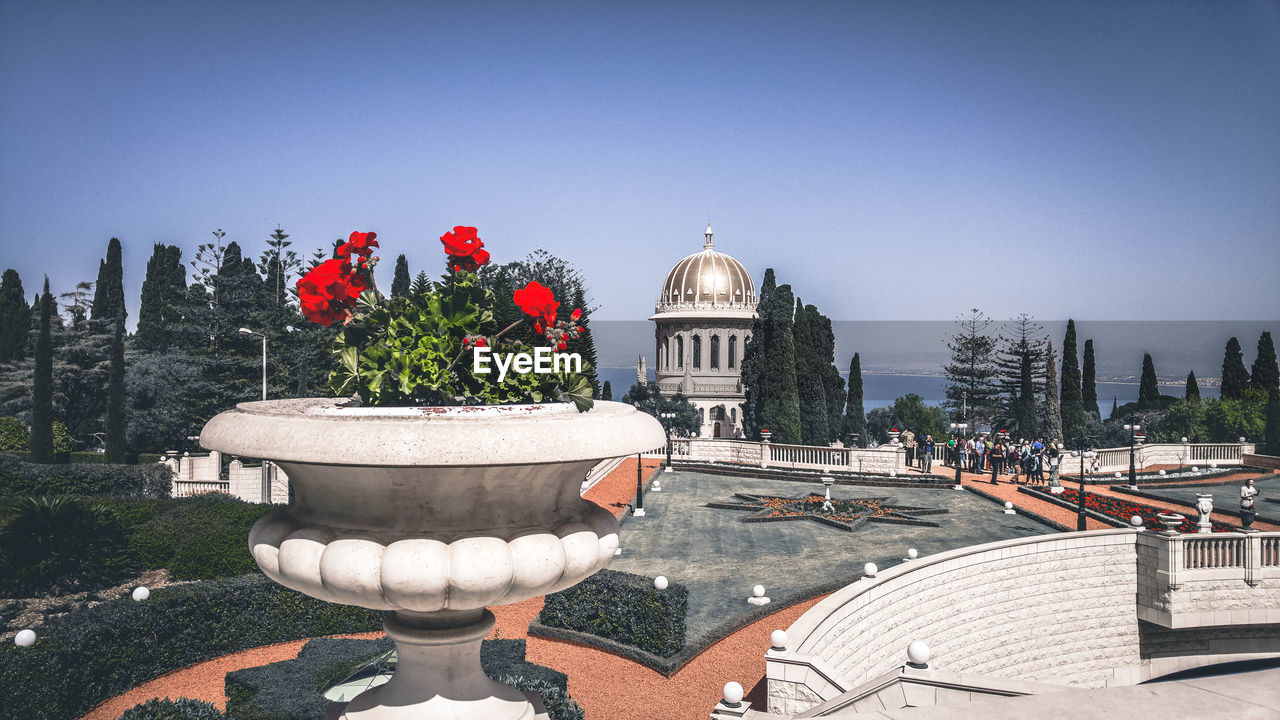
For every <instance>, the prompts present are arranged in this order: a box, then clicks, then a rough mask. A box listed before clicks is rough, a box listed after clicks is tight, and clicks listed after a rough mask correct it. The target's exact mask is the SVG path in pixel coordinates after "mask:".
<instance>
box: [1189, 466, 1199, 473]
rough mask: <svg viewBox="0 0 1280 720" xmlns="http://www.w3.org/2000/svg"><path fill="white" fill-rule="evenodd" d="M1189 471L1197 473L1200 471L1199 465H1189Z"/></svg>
mask: <svg viewBox="0 0 1280 720" xmlns="http://www.w3.org/2000/svg"><path fill="white" fill-rule="evenodd" d="M1191 472H1193V473H1199V472H1200V466H1199V465H1192V466H1191Z"/></svg>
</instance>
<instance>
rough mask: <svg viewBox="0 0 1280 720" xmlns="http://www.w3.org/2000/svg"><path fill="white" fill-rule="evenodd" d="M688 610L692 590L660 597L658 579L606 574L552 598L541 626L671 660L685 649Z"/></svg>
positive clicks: (677, 587) (671, 590)
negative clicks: (619, 644)
mask: <svg viewBox="0 0 1280 720" xmlns="http://www.w3.org/2000/svg"><path fill="white" fill-rule="evenodd" d="M688 604H689V590H688V589H687V588H686V587H685V586H683V585H681V584H679V583H671V584H670V586H669V587H668V588H667V589H666V590H661V591H660V590H657V589H655V588H654V587H653V578H647V577H643V576H641V575H632V574H630V573H624V572H617V571H613V570H601V571H600V572H598V573H596V574H595V575H592V576H591V577H589V578H587V579H586V580H583V581H582V582H580V583H578V584H577V585H575V586H573V587H571V588H567V589H565V590H561V591H560V592H558V593H553V594H551V595H548V596H547V598H546V603H545V604H544V605H543V607H542V612H541V613H540V614H539V615H538V622H539V623H541V624H543V625H547V626H549V627H558V628H564V629H566V630H575V631H578V632H583V633H588V634H591V635H597V636H599V637H603V638H607V639H609V640H613V641H615V642H618V643H622V644H624V645H630V646H632V647H636V648H639V649H641V650H644V651H645V652H649V653H653V654H654V655H657V656H659V657H670V656H672V655H674V654H675V653H677V652H679V650H680V648H682V647H684V641H685V612H686V610H687V609H688Z"/></svg>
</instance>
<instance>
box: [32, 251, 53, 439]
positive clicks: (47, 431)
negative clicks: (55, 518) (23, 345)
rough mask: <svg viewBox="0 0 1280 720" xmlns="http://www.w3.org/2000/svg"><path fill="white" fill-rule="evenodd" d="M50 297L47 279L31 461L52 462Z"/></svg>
mask: <svg viewBox="0 0 1280 720" xmlns="http://www.w3.org/2000/svg"><path fill="white" fill-rule="evenodd" d="M53 313H54V307H53V295H50V294H49V278H48V277H47V276H46V277H45V279H44V293H42V294H41V295H40V332H39V334H38V335H37V336H36V367H35V378H34V380H33V382H32V386H31V461H32V462H38V463H51V462H53V339H52V334H51V330H50V325H51V324H52V322H53V318H52V316H53Z"/></svg>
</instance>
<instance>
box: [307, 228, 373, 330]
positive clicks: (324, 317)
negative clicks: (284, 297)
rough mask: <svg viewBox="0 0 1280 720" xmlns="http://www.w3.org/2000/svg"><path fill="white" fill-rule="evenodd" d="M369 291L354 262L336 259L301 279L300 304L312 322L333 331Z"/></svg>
mask: <svg viewBox="0 0 1280 720" xmlns="http://www.w3.org/2000/svg"><path fill="white" fill-rule="evenodd" d="M372 234H373V233H369V235H372ZM352 237H354V235H353V236H352ZM367 288H368V284H367V283H366V281H365V277H364V275H363V274H361V273H358V272H356V271H355V270H354V269H353V268H352V267H351V260H350V259H346V260H344V259H341V258H334V259H332V260H325V261H324V262H322V263H320V264H319V265H317V266H315V267H314V268H313V269H312V270H311V272H308V273H307V274H306V275H303V276H302V277H301V278H299V279H298V303H299V304H300V305H301V307H302V314H303V315H305V316H306V317H307V319H308V320H310V321H311V322H313V323H318V324H320V325H324V326H325V327H329V326H330V325H332V324H333V323H334V322H336V321H338V320H342V319H345V318H346V317H347V316H348V315H349V314H350V313H351V308H352V307H355V304H356V298H358V297H360V293H362V292H364V291H365V290H366V289H367Z"/></svg>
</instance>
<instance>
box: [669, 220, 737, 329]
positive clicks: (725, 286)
mask: <svg viewBox="0 0 1280 720" xmlns="http://www.w3.org/2000/svg"><path fill="white" fill-rule="evenodd" d="M711 235H712V233H711V226H710V225H709V224H708V225H707V232H706V242H705V243H704V244H703V246H702V252H698V253H694V254H692V255H689V256H687V257H685V258H684V259H682V260H680V262H678V263H676V264H675V266H674V267H672V268H671V272H669V273H667V281H666V282H665V283H663V285H662V294H661V295H660V296H658V305H657V311H658V312H670V311H675V310H691V309H698V310H701V309H711V308H724V309H726V310H743V309H747V310H755V308H756V285H755V283H754V282H752V280H751V274H750V273H748V272H747V269H746V268H745V267H743V266H742V263H740V262H738V261H737V259H735V258H733V257H731V256H729V255H725V254H724V253H721V252H716V251H715V248H714V247H713V246H712V243H711Z"/></svg>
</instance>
